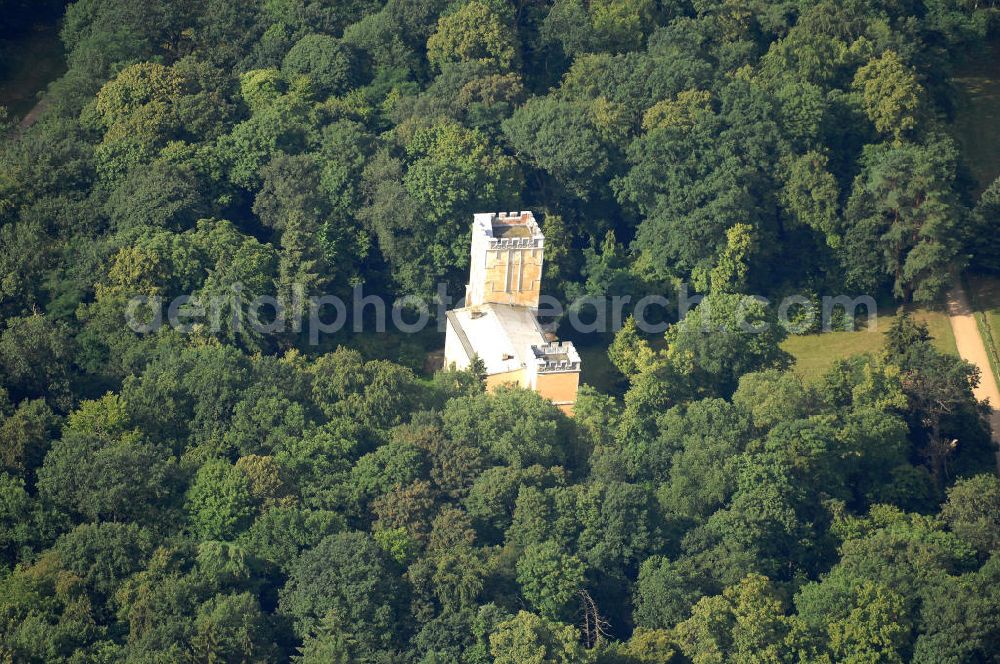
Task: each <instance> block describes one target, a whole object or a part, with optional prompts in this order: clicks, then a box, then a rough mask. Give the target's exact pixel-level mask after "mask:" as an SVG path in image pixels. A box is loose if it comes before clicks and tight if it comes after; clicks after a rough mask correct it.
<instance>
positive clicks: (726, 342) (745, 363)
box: [666, 293, 789, 397]
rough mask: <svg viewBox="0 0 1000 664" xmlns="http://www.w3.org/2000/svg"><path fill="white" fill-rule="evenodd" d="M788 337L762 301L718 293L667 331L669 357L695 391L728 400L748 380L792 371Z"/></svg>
mask: <svg viewBox="0 0 1000 664" xmlns="http://www.w3.org/2000/svg"><path fill="white" fill-rule="evenodd" d="M784 337H785V331H784V328H782V327H781V326H780V325H778V324H777V322H776V321H775V319H774V314H773V312H771V311H770V310H769V309H768V308H766V307H765V305H764V304H763V303H761V302H760V301H758V300H756V299H754V298H752V297H749V296H744V295H731V294H726V293H714V294H712V295H709V296H707V297H706V298H705V299H704V300H702V302H701V303H700V304H699V305H698V306H697V307H695V308H694V309H693V310H692V311H691V312H690V313H688V315H687V316H686V317H685V318H684V319H682V320H681V321H680V322H678V323H676V324H675V325H673V326H672V327H671V328H670V329H669V330H668V331H667V335H666V338H667V353H666V357H667V359H668V361H670V362H671V363H672V364H673V365H674V366H675V367H677V369H678V370H679V371H680V372H681V373H682V374H683V375H686V376H687V378H688V380H689V381H691V385H692V386H696V387H697V389H700V390H705V391H706V392H709V393H714V394H718V395H720V396H725V397H728V396H730V395H731V394H732V393H733V392H734V391H735V390H736V387H737V385H738V383H739V378H740V376H742V375H743V374H746V373H750V372H752V371H760V370H761V369H769V368H784V367H786V366H787V365H788V362H789V357H788V355H787V354H786V353H785V352H784V351H783V350H781V348H780V347H779V345H778V344H779V343H780V342H781V340H782V339H784Z"/></svg>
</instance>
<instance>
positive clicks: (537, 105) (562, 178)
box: [503, 95, 615, 201]
mask: <svg viewBox="0 0 1000 664" xmlns="http://www.w3.org/2000/svg"><path fill="white" fill-rule="evenodd" d="M593 113H594V111H593V108H592V105H591V104H589V103H586V102H577V101H571V100H564V99H560V98H559V97H556V96H553V95H549V96H546V97H537V98H535V99H531V100H529V101H528V102H527V103H526V104H524V105H523V106H521V107H520V108H518V109H517V111H515V112H514V115H513V116H511V118H510V119H509V120H507V121H505V122H504V123H503V131H504V135H505V136H506V137H507V140H509V141H510V143H511V145H513V147H514V149H515V150H517V152H518V153H519V154H521V155H524V157H526V158H527V159H529V160H530V161H531V162H532V163H533V164H534V165H536V166H537V167H539V168H541V169H542V170H544V171H546V172H548V173H549V174H550V175H551V176H552V177H553V179H555V181H556V182H558V183H559V185H561V186H562V187H563V188H565V189H566V190H567V191H568V192H569V193H570V194H572V195H574V196H577V197H578V198H581V199H583V200H585V201H586V200H591V199H595V198H600V197H601V196H602V194H603V195H604V196H609V195H610V192H608V191H607V189H606V184H605V183H606V182H607V179H608V178H607V174H608V173H609V172H610V171H611V168H612V166H613V159H614V157H615V155H614V152H613V146H611V145H609V144H608V141H607V140H605V139H604V137H603V136H602V135H601V132H600V130H599V128H598V127H597V125H596V122H595V118H594V115H593Z"/></svg>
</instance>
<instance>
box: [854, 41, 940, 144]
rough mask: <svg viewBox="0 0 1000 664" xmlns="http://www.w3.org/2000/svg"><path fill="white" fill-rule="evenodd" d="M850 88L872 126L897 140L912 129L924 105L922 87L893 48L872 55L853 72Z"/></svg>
mask: <svg viewBox="0 0 1000 664" xmlns="http://www.w3.org/2000/svg"><path fill="white" fill-rule="evenodd" d="M853 88H854V89H855V90H856V91H858V92H859V93H860V95H861V105H862V107H863V108H864V109H865V113H866V114H867V115H868V118H869V119H870V120H871V121H872V124H874V125H875V129H877V130H878V131H879V132H881V133H883V134H891V135H893V136H894V137H895V138H896V140H897V141H899V140H900V139H901V137H903V136H906V135H907V134H909V133H910V132H911V131H913V130H914V129H915V128H916V126H917V122H918V119H919V114H920V111H921V107H922V106H923V96H924V90H923V88H922V87H921V86H920V84H919V83H918V82H917V78H916V76H915V75H914V74H913V72H912V71H911V70H910V68H909V67H907V66H906V65H905V64H904V63H903V61H902V60H900V58H899V55H897V54H896V53H895V52H894V51H886V52H885V53H883V54H882V55H881V56H880V57H878V58H873V59H872V60H870V61H869V62H868V64H866V65H864V66H863V67H861V68H860V69H858V71H857V73H856V74H855V75H854V83H853Z"/></svg>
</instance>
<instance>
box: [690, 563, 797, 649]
mask: <svg viewBox="0 0 1000 664" xmlns="http://www.w3.org/2000/svg"><path fill="white" fill-rule="evenodd" d="M796 631H797V625H796V621H795V619H794V618H789V617H787V616H786V615H785V607H784V606H783V604H782V602H781V600H780V599H779V598H778V597H777V595H776V593H775V590H774V588H773V586H772V585H771V582H770V580H769V579H768V578H767V577H764V576H760V575H756V574H753V575H749V576H746V577H744V578H743V579H742V580H740V582H739V583H737V584H735V585H732V586H730V587H728V588H726V589H725V590H724V591H723V593H722V594H721V595H716V596H714V597H703V598H702V599H700V600H699V601H698V603H697V604H695V605H694V608H693V609H692V610H691V617H690V618H688V619H687V620H685V621H684V622H682V623H680V624H679V625H677V627H676V629H675V630H674V633H675V635H676V639H677V642H678V645H679V646H680V648H681V652H683V653H684V655H685V656H686V657H688V658H690V660H691V661H693V662H698V663H699V664H710V663H713V662H719V663H721V662H727V661H766V662H793V661H797V658H796V655H797V652H796V651H797V650H798V647H799V645H798V644H797V643H796V642H795V634H796Z"/></svg>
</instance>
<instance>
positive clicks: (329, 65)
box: [282, 34, 354, 97]
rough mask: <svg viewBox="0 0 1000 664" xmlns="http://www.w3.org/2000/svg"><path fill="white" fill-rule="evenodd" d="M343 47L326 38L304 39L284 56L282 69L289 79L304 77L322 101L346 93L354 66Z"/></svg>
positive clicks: (309, 36)
mask: <svg viewBox="0 0 1000 664" xmlns="http://www.w3.org/2000/svg"><path fill="white" fill-rule="evenodd" d="M351 60H352V57H351V54H350V52H349V50H348V49H347V48H346V47H345V46H344V44H343V43H341V42H340V41H338V40H337V39H334V38H333V37H330V36H328V35H318V34H313V35H306V36H305V37H303V38H302V39H300V40H299V41H297V42H295V45H294V46H292V48H291V49H290V50H289V51H288V53H287V55H285V59H284V62H283V63H282V69H283V70H284V72H285V74H286V75H288V77H289V78H293V77H295V76H306V77H308V78H309V82H310V83H312V85H313V87H314V89H315V90H316V93H317V94H318V95H320V96H321V97H325V96H328V95H338V94H341V93H343V92H346V91H347V90H349V89H350V88H351V87H352V83H353V80H352V79H353V78H354V76H353V73H354V72H353V63H352V62H351Z"/></svg>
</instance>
